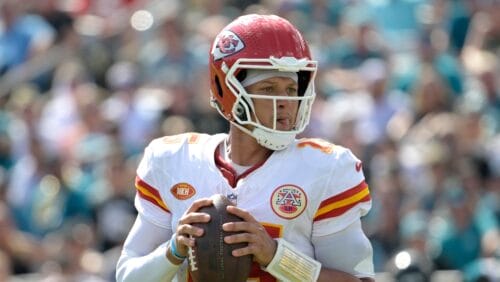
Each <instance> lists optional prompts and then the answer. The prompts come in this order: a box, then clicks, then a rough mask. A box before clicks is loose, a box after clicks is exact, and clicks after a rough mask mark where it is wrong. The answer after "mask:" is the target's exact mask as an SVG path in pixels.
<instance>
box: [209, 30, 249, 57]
mask: <svg viewBox="0 0 500 282" xmlns="http://www.w3.org/2000/svg"><path fill="white" fill-rule="evenodd" d="M243 48H245V44H243V41H242V40H241V39H240V38H239V37H238V35H236V34H235V33H234V32H232V31H229V30H225V31H223V32H222V33H221V34H219V36H218V37H217V39H216V40H215V42H214V46H213V47H212V54H213V56H214V59H215V60H220V59H222V58H224V57H227V56H229V55H232V54H234V53H236V52H238V51H240V50H242V49H243Z"/></svg>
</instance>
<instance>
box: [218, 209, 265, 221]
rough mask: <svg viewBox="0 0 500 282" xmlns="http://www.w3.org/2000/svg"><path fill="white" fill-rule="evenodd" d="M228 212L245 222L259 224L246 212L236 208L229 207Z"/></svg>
mask: <svg viewBox="0 0 500 282" xmlns="http://www.w3.org/2000/svg"><path fill="white" fill-rule="evenodd" d="M226 210H227V211H228V212H229V213H232V214H234V215H237V216H239V217H241V218H242V219H243V220H244V221H247V222H257V220H256V219H255V218H254V217H253V216H252V215H251V214H250V213H249V212H247V211H246V210H243V209H240V208H238V207H236V206H227V208H226Z"/></svg>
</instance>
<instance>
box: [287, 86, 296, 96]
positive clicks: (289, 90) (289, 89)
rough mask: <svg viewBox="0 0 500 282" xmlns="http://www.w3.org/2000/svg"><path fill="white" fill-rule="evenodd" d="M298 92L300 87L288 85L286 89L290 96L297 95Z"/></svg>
mask: <svg viewBox="0 0 500 282" xmlns="http://www.w3.org/2000/svg"><path fill="white" fill-rule="evenodd" d="M298 92H299V91H298V89H297V88H296V87H288V88H287V89H286V94H287V95H288V96H297V94H298Z"/></svg>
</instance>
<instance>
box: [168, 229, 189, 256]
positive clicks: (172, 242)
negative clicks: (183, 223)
mask: <svg viewBox="0 0 500 282" xmlns="http://www.w3.org/2000/svg"><path fill="white" fill-rule="evenodd" d="M170 253H171V254H172V255H173V256H174V257H175V258H176V259H179V260H184V259H185V258H186V257H185V256H181V255H179V253H177V248H176V247H175V233H174V236H172V239H170Z"/></svg>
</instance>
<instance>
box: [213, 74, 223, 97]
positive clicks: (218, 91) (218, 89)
mask: <svg viewBox="0 0 500 282" xmlns="http://www.w3.org/2000/svg"><path fill="white" fill-rule="evenodd" d="M214 80H215V87H217V95H219V97H221V98H222V96H223V92H222V86H221V85H220V81H219V77H218V76H217V75H216V76H215V78H214Z"/></svg>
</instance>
